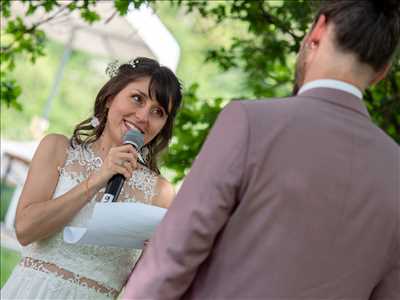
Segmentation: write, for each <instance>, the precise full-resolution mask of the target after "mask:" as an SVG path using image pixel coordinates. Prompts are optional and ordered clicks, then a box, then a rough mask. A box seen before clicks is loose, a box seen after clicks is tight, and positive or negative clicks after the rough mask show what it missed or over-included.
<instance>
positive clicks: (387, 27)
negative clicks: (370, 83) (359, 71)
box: [316, 0, 400, 71]
mask: <svg viewBox="0 0 400 300" xmlns="http://www.w3.org/2000/svg"><path fill="white" fill-rule="evenodd" d="M321 15H325V16H326V18H327V21H328V22H333V24H334V25H335V34H336V41H335V42H336V45H337V46H338V48H339V49H341V50H343V51H346V52H352V53H355V54H357V55H358V58H359V60H360V62H362V63H366V64H368V65H370V66H371V67H373V69H374V70H375V71H379V70H381V69H382V68H383V67H384V66H385V65H386V64H387V63H389V62H390V61H391V59H392V58H393V57H394V56H395V55H396V51H397V50H398V48H399V41H400V0H323V1H321V6H320V8H319V11H318V13H317V16H316V20H318V18H319V16H321Z"/></svg>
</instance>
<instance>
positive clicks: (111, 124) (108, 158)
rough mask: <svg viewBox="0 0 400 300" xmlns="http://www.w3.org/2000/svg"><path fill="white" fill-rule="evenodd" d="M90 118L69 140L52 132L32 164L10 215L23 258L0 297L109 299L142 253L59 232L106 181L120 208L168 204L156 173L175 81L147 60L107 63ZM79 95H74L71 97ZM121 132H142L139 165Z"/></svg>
mask: <svg viewBox="0 0 400 300" xmlns="http://www.w3.org/2000/svg"><path fill="white" fill-rule="evenodd" d="M106 72H107V73H108V75H110V76H111V79H110V80H109V81H108V82H107V83H106V84H105V85H104V86H103V87H102V88H101V90H100V91H99V93H98V95H97V97H96V101H95V106H94V116H93V117H92V118H89V119H86V120H84V121H83V122H81V123H80V124H78V125H77V126H76V128H75V130H74V133H73V135H72V138H70V139H67V138H66V137H65V136H62V135H57V134H50V135H48V136H46V137H45V138H44V139H43V140H42V141H41V143H40V145H39V147H38V149H37V151H36V153H35V155H34V158H33V160H32V163H31V166H30V170H29V173H28V177H27V180H26V182H25V185H24V188H23V191H22V194H21V198H20V200H19V205H18V208H17V214H16V222H15V227H16V233H17V238H18V240H19V242H20V243H21V244H22V245H23V246H24V247H23V253H22V259H21V261H20V263H19V265H17V267H16V268H15V269H14V271H13V273H12V274H11V276H10V278H9V280H8V281H7V283H6V284H5V286H4V287H3V289H2V290H1V299H115V298H116V297H117V296H118V294H119V293H120V291H121V289H122V287H123V285H124V284H125V281H126V280H127V278H128V275H129V274H130V272H131V271H132V269H133V267H134V265H135V263H136V261H137V260H138V258H139V256H140V250H135V249H122V248H116V247H103V246H92V245H80V246H78V245H71V244H66V243H64V241H63V236H62V231H63V228H64V227H65V226H67V225H68V226H85V225H86V223H87V222H88V219H89V218H90V216H91V213H92V210H93V208H94V205H95V203H96V201H99V200H100V199H101V197H102V194H103V193H104V190H105V185H106V184H107V181H108V180H109V179H110V178H111V177H112V176H113V175H114V174H117V173H120V174H122V175H124V177H125V178H126V181H125V184H124V186H123V189H122V191H121V194H120V196H119V198H118V201H133V202H143V203H147V204H151V205H156V206H160V207H168V206H169V205H170V203H171V201H172V199H173V197H174V191H173V188H172V185H171V184H170V183H169V182H168V181H166V180H165V179H164V178H162V177H161V176H160V172H159V170H158V167H157V154H158V153H160V151H161V150H163V149H164V148H166V147H167V145H168V142H169V140H170V138H171V135H172V127H173V121H174V118H175V115H176V112H177V109H178V108H179V106H180V103H181V98H182V96H181V86H180V83H179V80H178V79H177V78H176V77H175V75H174V74H173V73H172V72H171V71H170V70H169V69H168V68H166V67H162V66H160V65H159V64H158V62H156V61H154V60H152V59H148V58H143V57H142V58H136V59H134V60H131V61H129V62H128V63H126V64H123V65H121V66H118V65H117V64H116V63H114V64H112V65H110V66H109V67H108V68H107V70H106ZM77 96H79V95H77ZM129 129H136V130H139V131H141V132H142V133H143V135H144V143H145V147H143V148H142V149H143V151H141V152H142V153H141V155H142V156H145V161H146V166H143V165H141V164H138V163H137V156H138V153H137V152H136V151H135V150H134V149H133V147H132V146H130V145H122V138H123V136H124V135H125V133H126V132H127V131H128V130H129Z"/></svg>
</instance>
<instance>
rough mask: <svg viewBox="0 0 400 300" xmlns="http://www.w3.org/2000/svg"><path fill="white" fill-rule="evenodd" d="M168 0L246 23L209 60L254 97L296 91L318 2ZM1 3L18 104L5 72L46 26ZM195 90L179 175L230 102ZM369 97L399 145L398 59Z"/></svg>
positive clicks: (180, 136)
mask: <svg viewBox="0 0 400 300" xmlns="http://www.w3.org/2000/svg"><path fill="white" fill-rule="evenodd" d="M22 1H23V2H24V3H26V6H27V12H26V15H29V14H32V13H33V12H34V11H35V10H36V9H37V8H38V7H43V8H45V10H46V11H47V12H48V13H49V19H50V18H55V17H57V15H59V14H60V11H61V12H62V11H64V12H65V11H69V12H71V11H74V10H79V11H80V12H81V16H82V18H83V19H85V20H86V21H88V22H95V21H97V20H98V15H97V14H96V13H95V12H94V11H92V10H91V8H92V7H94V6H95V4H96V0H83V1H74V2H69V3H66V2H63V1H56V0H40V1H33V0H22ZM159 2H165V1H161V0H149V1H146V0H115V2H114V5H115V8H116V10H117V11H118V12H119V14H120V15H125V14H126V13H127V10H128V7H129V5H130V4H133V5H134V6H135V7H139V6H140V5H141V4H143V3H150V4H151V5H153V6H154V7H155V9H156V10H157V4H158V3H159ZM169 3H170V5H173V6H178V7H181V8H183V9H184V10H186V12H187V13H192V12H195V13H198V14H200V15H201V16H202V17H203V18H207V19H209V20H212V22H211V23H212V25H213V26H224V24H226V23H227V21H234V22H239V23H242V24H243V25H244V26H246V28H247V34H246V35H245V36H240V35H238V36H237V37H234V38H232V41H231V43H230V45H229V46H227V47H226V46H225V47H220V48H217V49H208V51H207V54H206V56H205V60H206V61H207V62H211V63H216V64H217V65H218V66H220V67H221V69H222V70H223V71H226V70H229V69H232V68H239V69H241V70H242V71H243V72H244V76H245V77H246V78H245V82H246V87H247V88H248V89H249V90H250V91H251V92H252V95H251V96H252V97H256V98H265V97H280V96H287V95H289V94H290V92H291V85H292V79H293V71H294V62H295V57H296V53H297V51H298V49H299V46H300V42H301V40H302V39H303V37H304V35H305V34H306V32H307V29H308V27H309V25H310V24H311V22H312V18H313V15H314V9H315V8H317V5H318V1H317V0H316V1H310V0H298V1H278V0H275V1H250V0H236V1H206V0H169ZM0 5H1V6H0V11H1V16H2V18H4V19H5V20H6V21H7V22H6V24H7V25H6V28H5V29H2V33H5V34H6V35H7V36H6V38H5V39H3V38H2V41H1V56H0V59H1V61H0V62H1V74H0V76H1V101H5V102H6V103H8V104H9V105H13V106H14V107H17V108H18V107H20V104H18V102H17V97H18V95H19V94H20V87H19V86H18V84H17V82H16V81H15V80H14V79H12V78H7V77H6V76H5V75H6V71H10V70H12V68H13V67H14V65H15V63H16V56H17V55H19V54H26V55H29V56H30V57H31V60H32V62H34V61H35V59H36V58H37V57H38V56H40V55H43V50H44V41H45V39H44V37H45V35H44V33H43V32H42V31H40V30H39V27H40V24H34V25H32V26H26V25H25V24H24V22H23V20H22V19H21V18H16V19H12V16H11V13H10V7H11V0H3V1H1V4H0ZM44 21H46V20H44ZM44 21H43V22H44ZM3 40H4V41H3ZM197 88H198V85H196V84H193V85H192V86H190V87H188V89H187V90H186V91H185V99H184V106H183V109H182V111H181V112H180V114H179V115H178V117H177V120H176V127H175V128H176V129H175V135H174V139H173V141H172V143H171V147H170V150H169V153H170V154H171V155H168V156H166V157H165V163H166V166H167V167H168V168H171V169H173V170H174V171H176V177H175V180H176V181H178V180H180V179H182V178H183V176H184V175H185V173H186V172H187V170H188V169H189V167H190V166H191V164H192V162H193V159H194V158H195V156H196V155H197V153H198V151H199V150H200V147H201V145H202V143H203V141H204V139H205V137H206V136H207V133H208V131H209V129H210V128H211V126H212V124H213V122H214V121H215V119H216V116H217V114H218V112H219V111H220V110H221V108H222V107H223V105H224V104H225V103H226V101H223V100H222V99H220V98H218V99H199V97H198V96H197V94H196V90H197ZM239 96H242V95H239ZM364 100H365V102H366V104H367V107H368V109H369V112H370V114H371V116H372V119H373V121H374V122H375V123H376V124H377V125H378V126H379V127H381V128H382V129H383V130H385V131H386V132H387V133H388V134H389V135H390V136H391V137H392V138H393V139H394V140H396V141H397V142H398V143H400V62H399V60H398V59H397V60H395V62H394V65H393V68H392V72H391V73H390V75H389V76H388V77H387V79H386V80H385V81H383V82H381V83H380V84H378V85H377V86H375V87H373V88H371V89H368V90H367V91H366V93H365V96H364Z"/></svg>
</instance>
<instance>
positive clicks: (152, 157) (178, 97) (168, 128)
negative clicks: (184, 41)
mask: <svg viewBox="0 0 400 300" xmlns="http://www.w3.org/2000/svg"><path fill="white" fill-rule="evenodd" d="M135 62H136V63H135V67H133V66H132V65H131V64H123V65H121V66H120V67H119V68H118V71H117V74H116V75H115V76H113V77H112V78H111V79H110V80H109V81H108V82H107V83H106V84H105V85H104V86H103V87H102V88H101V89H100V91H99V93H98V94H97V97H96V101H95V104H94V112H93V116H95V117H97V118H98V120H99V122H100V124H99V125H98V126H97V127H93V126H92V125H91V119H92V118H91V117H90V118H88V119H85V120H83V121H82V122H81V123H79V124H78V125H77V126H76V127H75V130H74V133H73V135H72V138H71V146H74V145H76V144H78V145H79V144H82V145H83V146H86V145H87V144H90V143H93V142H95V141H97V140H98V139H99V138H100V136H101V135H102V133H103V130H104V128H105V125H106V122H107V114H108V108H107V105H106V104H107V101H108V100H109V99H111V100H112V99H113V98H114V97H115V96H116V95H117V94H118V93H119V92H120V91H121V90H122V89H124V88H125V87H126V86H127V85H128V84H129V83H131V82H134V81H137V80H139V79H142V78H145V77H148V78H150V83H149V91H148V94H149V95H150V97H151V98H153V99H156V100H157V101H158V102H159V103H160V104H161V106H162V107H163V108H164V110H165V111H166V112H168V118H167V121H166V123H165V125H164V127H163V128H162V129H161V131H160V132H159V133H158V134H157V136H156V137H155V138H154V139H153V140H151V141H150V142H149V143H148V144H147V145H146V146H147V148H148V150H149V155H148V160H147V167H148V168H149V169H151V170H152V171H154V172H155V173H157V174H160V171H159V168H158V164H157V158H158V155H159V154H160V152H161V151H162V150H164V149H165V148H166V147H167V146H168V143H169V141H170V139H171V137H172V129H173V124H174V119H175V116H176V113H177V110H178V109H179V107H180V105H181V101H182V92H181V90H182V88H181V84H180V82H179V80H178V78H177V77H176V76H175V74H174V73H173V72H172V71H171V70H170V69H168V68H167V67H164V66H160V64H159V63H158V62H157V61H155V60H153V59H150V58H145V57H138V58H136V59H135Z"/></svg>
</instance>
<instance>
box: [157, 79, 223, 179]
mask: <svg viewBox="0 0 400 300" xmlns="http://www.w3.org/2000/svg"><path fill="white" fill-rule="evenodd" d="M198 88H199V86H198V84H192V85H191V86H190V87H189V88H188V89H187V90H186V92H185V102H184V105H183V107H182V109H181V110H180V112H179V116H178V117H177V118H176V122H175V131H174V138H173V140H172V143H171V145H170V147H169V155H168V156H167V157H166V158H165V165H166V167H167V168H170V169H173V170H174V171H175V173H176V176H175V177H174V180H173V181H174V182H175V183H176V182H178V181H179V180H181V179H182V178H183V177H184V176H185V175H186V173H187V171H188V169H189V167H190V166H191V165H192V162H193V160H194V158H195V157H196V155H197V153H198V152H199V151H200V148H201V146H202V145H203V142H204V140H205V138H206V137H207V134H208V132H209V130H210V128H211V126H212V124H214V121H215V119H216V118H217V116H218V113H219V112H220V111H221V109H222V107H223V99H222V98H217V99H215V100H214V101H207V100H205V99H201V100H200V99H199V98H198V96H197V91H198Z"/></svg>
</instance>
